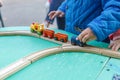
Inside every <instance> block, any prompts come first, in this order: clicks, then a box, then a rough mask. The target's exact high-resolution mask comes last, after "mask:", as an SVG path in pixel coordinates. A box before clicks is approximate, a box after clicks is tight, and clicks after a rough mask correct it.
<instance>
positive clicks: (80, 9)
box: [58, 0, 120, 41]
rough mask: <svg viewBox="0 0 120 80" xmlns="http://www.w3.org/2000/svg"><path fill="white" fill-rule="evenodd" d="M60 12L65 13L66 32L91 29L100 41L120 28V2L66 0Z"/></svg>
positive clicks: (116, 0) (76, 32) (110, 0)
mask: <svg viewBox="0 0 120 80" xmlns="http://www.w3.org/2000/svg"><path fill="white" fill-rule="evenodd" d="M58 10H61V11H63V12H65V17H66V28H65V30H66V31H69V32H72V33H75V34H80V31H79V30H78V29H80V30H83V29H85V28H87V27H89V28H91V30H92V31H93V33H94V34H95V35H96V36H97V40H98V41H102V40H104V39H105V38H106V37H108V35H109V34H111V33H113V32H115V31H116V30H117V29H119V28H120V0H66V1H64V2H63V3H62V5H61V6H60V7H59V8H58ZM76 28H77V29H76Z"/></svg>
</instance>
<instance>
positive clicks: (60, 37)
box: [54, 33, 68, 42]
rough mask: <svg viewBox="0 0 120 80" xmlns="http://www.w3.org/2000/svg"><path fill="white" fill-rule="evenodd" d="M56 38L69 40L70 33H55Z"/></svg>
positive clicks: (64, 40)
mask: <svg viewBox="0 0 120 80" xmlns="http://www.w3.org/2000/svg"><path fill="white" fill-rule="evenodd" d="M54 39H55V40H58V41H61V42H67V41H68V35H66V34H61V33H56V34H54Z"/></svg>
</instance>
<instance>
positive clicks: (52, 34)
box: [43, 29, 55, 39]
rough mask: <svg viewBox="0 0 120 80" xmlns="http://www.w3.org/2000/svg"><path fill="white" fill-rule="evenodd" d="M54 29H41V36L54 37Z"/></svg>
mask: <svg viewBox="0 0 120 80" xmlns="http://www.w3.org/2000/svg"><path fill="white" fill-rule="evenodd" d="M54 33H55V32H54V31H53V30H49V29H45V30H44V31H43V36H44V37H49V38H50V39H52V38H53V37H54Z"/></svg>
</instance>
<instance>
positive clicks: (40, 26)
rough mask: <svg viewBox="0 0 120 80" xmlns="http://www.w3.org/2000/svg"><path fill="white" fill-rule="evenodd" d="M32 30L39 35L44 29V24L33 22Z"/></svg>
mask: <svg viewBox="0 0 120 80" xmlns="http://www.w3.org/2000/svg"><path fill="white" fill-rule="evenodd" d="M30 28H31V32H34V33H37V34H38V35H41V34H42V33H43V30H44V25H43V24H38V23H32V24H31V26H30Z"/></svg>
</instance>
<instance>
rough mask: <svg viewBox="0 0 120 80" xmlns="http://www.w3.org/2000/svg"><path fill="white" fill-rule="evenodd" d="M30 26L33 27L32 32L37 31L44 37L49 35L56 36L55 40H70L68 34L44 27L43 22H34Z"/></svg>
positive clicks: (49, 36) (50, 36)
mask: <svg viewBox="0 0 120 80" xmlns="http://www.w3.org/2000/svg"><path fill="white" fill-rule="evenodd" d="M30 28H31V32H33V33H37V34H38V35H43V36H44V37H48V38H50V39H52V38H54V39H55V40H58V41H61V42H67V41H68V35H66V34H62V33H55V32H54V31H53V30H50V29H44V25H43V24H38V23H32V24H31V26H30Z"/></svg>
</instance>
